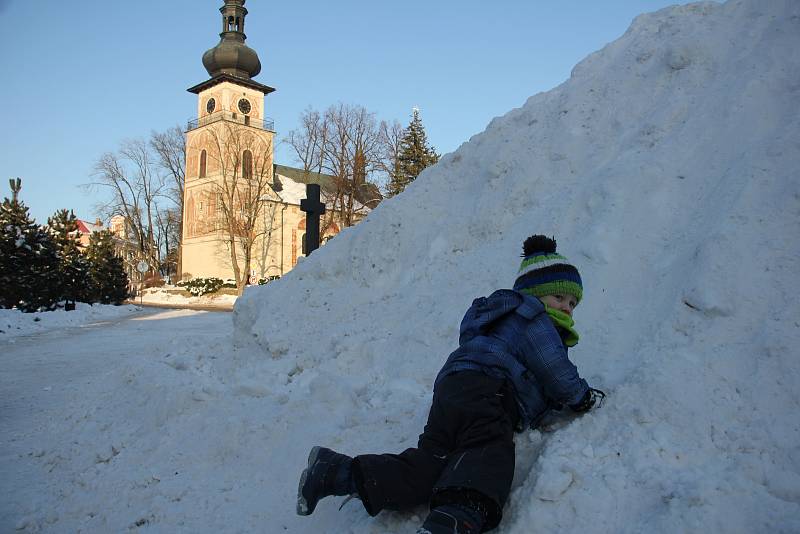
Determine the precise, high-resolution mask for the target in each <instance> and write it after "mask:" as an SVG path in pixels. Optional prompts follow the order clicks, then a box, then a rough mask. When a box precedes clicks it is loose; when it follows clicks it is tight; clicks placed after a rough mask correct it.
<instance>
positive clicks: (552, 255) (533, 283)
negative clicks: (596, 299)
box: [514, 235, 583, 302]
mask: <svg viewBox="0 0 800 534" xmlns="http://www.w3.org/2000/svg"><path fill="white" fill-rule="evenodd" d="M522 250H523V254H522V257H523V260H522V265H520V267H519V274H518V275H517V280H516V282H514V289H515V290H516V291H519V292H521V293H527V294H528V295H533V296H534V297H543V296H545V295H556V294H563V295H573V296H575V298H576V299H578V302H580V301H581V298H582V297H583V283H582V282H581V275H580V274H579V273H578V269H576V268H575V266H573V265H571V264H570V263H569V262H568V261H567V258H565V257H564V256H562V255H561V254H558V253H557V252H556V240H555V239H551V238H549V237H546V236H543V235H532V236H530V237H529V238H528V239H526V240H525V243H524V244H523V245H522Z"/></svg>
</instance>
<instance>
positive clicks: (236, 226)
mask: <svg viewBox="0 0 800 534" xmlns="http://www.w3.org/2000/svg"><path fill="white" fill-rule="evenodd" d="M244 4H245V0H225V4H224V5H223V7H222V8H220V13H221V14H222V32H221V33H220V41H219V43H218V44H217V45H216V46H215V47H214V48H211V49H210V50H208V51H206V52H205V54H203V66H204V67H205V68H206V70H207V71H208V74H209V76H210V78H209V79H208V80H206V81H204V82H202V83H200V84H197V85H195V86H194V87H191V88H189V89H188V91H189V92H191V93H194V94H196V95H197V118H195V119H192V120H190V121H189V123H188V126H187V132H186V180H185V187H184V202H183V206H184V207H183V210H184V212H183V235H182V239H181V266H182V267H181V270H182V273H181V278H182V279H190V278H200V277H211V276H213V277H218V278H222V279H223V280H227V279H232V278H235V276H234V273H235V271H236V270H238V271H239V272H240V275H241V276H242V277H243V278H244V277H246V278H247V279H248V281H249V282H250V283H255V282H256V281H257V280H259V279H263V278H270V277H274V276H281V275H283V274H285V273H286V272H287V271H289V270H291V269H292V267H294V266H295V265H296V263H297V260H298V258H299V257H300V256H302V255H303V238H304V235H305V224H306V220H305V213H303V212H302V211H301V210H300V199H302V198H304V197H305V184H306V183H318V184H320V186H321V187H322V189H323V199H324V198H325V197H326V195H325V192H326V191H327V192H328V193H330V192H331V191H332V188H334V186H335V178H334V177H333V176H327V175H324V174H317V173H313V172H307V171H303V170H301V169H294V168H292V167H287V166H282V165H275V164H274V162H273V146H274V137H275V131H274V125H273V121H272V120H271V119H270V118H269V117H267V116H266V107H265V97H266V96H267V95H269V94H270V93H272V92H273V91H274V90H275V89H274V88H272V87H269V86H267V85H263V84H261V83H259V82H256V81H255V80H253V77H255V76H256V75H258V74H259V72H260V71H261V63H260V61H259V59H258V55H257V54H256V52H255V51H254V50H252V49H251V48H249V47H248V46H247V45H246V44H245V40H246V38H247V37H246V35H245V32H244V29H245V18H246V16H247V9H246V8H245V7H244ZM376 194H377V190H375V191H371V190H365V191H361V192H360V194H359V195H357V198H361V199H366V198H368V197H370V195H371V196H373V197H374V196H375V195H376ZM328 196H330V195H328ZM377 196H378V197H379V194H378V195H377ZM328 206H329V208H330V204H328ZM367 206H370V203H369V202H367V201H366V200H365V201H364V206H363V207H364V210H363V211H368V209H369V208H368V207H367ZM332 215H333V217H332V218H331V217H328V219H327V220H326V221H324V222H323V225H322V227H321V231H320V235H321V238H322V241H323V242H324V241H325V240H327V239H329V238H330V237H332V236H333V235H335V234H336V233H338V232H339V230H340V224H337V223H336V216H335V213H332ZM360 217H361V218H363V213H362V214H360ZM232 248H233V249H234V250H235V253H234V254H232V252H231V249H232ZM248 248H249V249H250V254H249V257H250V262H249V263H250V265H249V271H248V272H243V271H244V270H245V269H246V267H245V265H246V261H245V260H246V254H245V250H246V249H248Z"/></svg>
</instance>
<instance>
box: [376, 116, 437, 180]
mask: <svg viewBox="0 0 800 534" xmlns="http://www.w3.org/2000/svg"><path fill="white" fill-rule="evenodd" d="M437 161H439V154H437V153H436V151H435V150H434V148H433V147H432V146H430V145H428V136H427V135H426V134H425V127H424V126H423V125H422V119H420V116H419V110H418V109H417V108H414V111H413V115H412V117H411V123H409V125H408V127H407V128H406V129H405V132H404V133H403V138H402V140H401V141H400V153H399V156H398V158H397V168H396V170H395V172H393V173H391V174H392V177H391V179H390V182H389V191H388V196H395V195H397V194H399V193H401V192H402V191H403V190H404V189H405V188H406V186H408V184H410V183H411V182H413V181H414V180H415V179H416V178H417V176H419V174H420V173H421V172H422V171H423V170H424V169H425V168H426V167H430V166H431V165H433V164H434V163H436V162H437Z"/></svg>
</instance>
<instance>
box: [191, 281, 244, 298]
mask: <svg viewBox="0 0 800 534" xmlns="http://www.w3.org/2000/svg"><path fill="white" fill-rule="evenodd" d="M223 285H224V282H223V281H222V279H221V278H217V277H215V276H211V277H208V278H192V279H191V280H186V281H183V280H182V281H180V282H178V283H177V286H178V287H182V288H183V289H185V290H186V291H188V292H189V293H191V294H192V295H193V296H195V297H199V296H202V295H206V294H208V293H216V292H217V291H219V289H220V288H221V287H223ZM234 287H236V286H234Z"/></svg>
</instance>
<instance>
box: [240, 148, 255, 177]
mask: <svg viewBox="0 0 800 534" xmlns="http://www.w3.org/2000/svg"><path fill="white" fill-rule="evenodd" d="M242 177H243V178H247V179H250V178H252V177H253V153H252V152H250V151H249V150H245V151H244V153H243V154H242Z"/></svg>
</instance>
